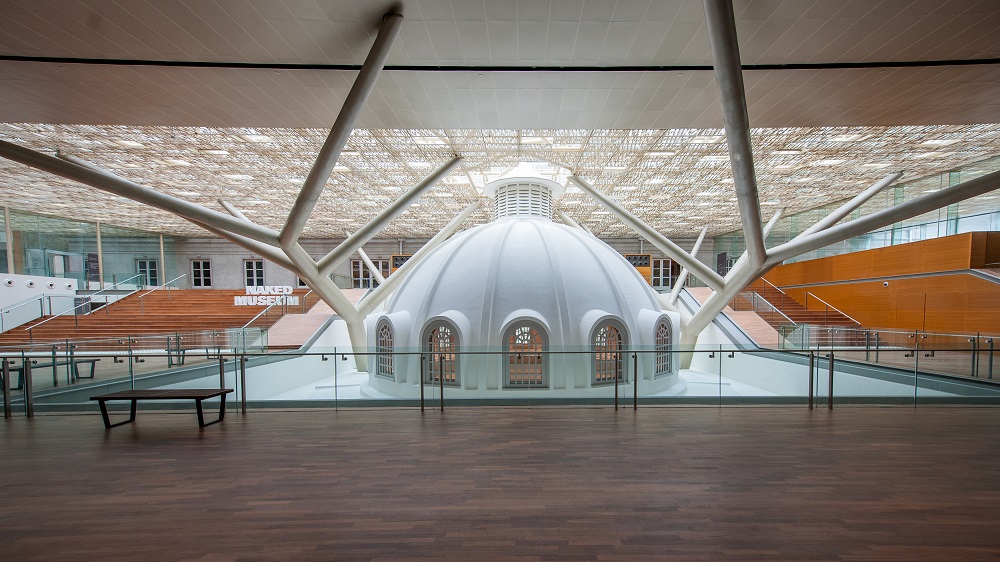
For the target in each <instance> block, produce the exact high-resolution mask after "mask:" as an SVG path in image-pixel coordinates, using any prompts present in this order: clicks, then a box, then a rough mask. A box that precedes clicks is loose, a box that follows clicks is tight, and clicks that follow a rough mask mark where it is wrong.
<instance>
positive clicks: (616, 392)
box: [594, 357, 621, 410]
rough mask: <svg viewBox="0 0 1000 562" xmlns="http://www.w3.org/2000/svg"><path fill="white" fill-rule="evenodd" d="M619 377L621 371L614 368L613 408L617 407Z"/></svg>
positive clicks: (595, 359)
mask: <svg viewBox="0 0 1000 562" xmlns="http://www.w3.org/2000/svg"><path fill="white" fill-rule="evenodd" d="M594 361H597V358H596V357H594ZM619 379H621V371H619V370H617V369H616V370H615V410H617V409H618V380H619Z"/></svg>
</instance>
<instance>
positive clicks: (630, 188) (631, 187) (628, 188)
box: [615, 185, 639, 191]
mask: <svg viewBox="0 0 1000 562" xmlns="http://www.w3.org/2000/svg"><path fill="white" fill-rule="evenodd" d="M636 189H639V186H636V185H621V186H618V187H616V188H615V190H620V191H633V190H636Z"/></svg>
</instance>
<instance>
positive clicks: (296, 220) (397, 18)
mask: <svg viewBox="0 0 1000 562" xmlns="http://www.w3.org/2000/svg"><path fill="white" fill-rule="evenodd" d="M402 25H403V15H402V14H396V13H388V14H386V15H384V16H383V17H382V25H381V27H380V28H379V31H378V36H377V37H376V38H375V43H374V44H373V45H372V48H371V50H370V51H369V52H368V58H366V59H365V63H364V65H362V67H361V71H360V72H359V73H358V77H357V78H356V79H355V80H354V85H353V86H352V87H351V91H350V93H348V94H347V98H346V99H345V100H344V105H343V106H342V107H341V109H340V113H339V114H338V115H337V120H336V121H335V122H334V124H333V127H332V128H331V129H330V134H329V135H328V136H327V137H326V142H324V143H323V147H322V148H321V149H320V151H319V155H318V156H317V157H316V162H315V163H314V164H313V167H312V169H310V170H309V175H308V176H306V181H305V182H304V183H303V184H302V190H301V191H299V194H298V196H297V197H296V198H295V203H294V204H293V205H292V210H291V211H290V212H289V213H288V220H287V221H286V222H285V226H284V228H283V229H282V230H281V235H280V239H281V243H282V244H288V243H291V242H294V241H297V240H298V239H299V236H301V235H302V229H304V228H305V226H306V221H308V220H309V216H310V215H311V214H312V211H313V209H314V208H315V207H316V202H317V201H319V196H320V194H322V193H323V188H324V187H326V182H327V180H329V179H330V173H331V172H332V171H333V167H334V166H336V165H337V160H339V159H340V153H341V151H342V150H344V145H346V144H347V139H348V138H349V137H350V136H351V131H353V130H354V123H355V121H357V120H358V115H360V114H361V109H362V108H363V107H364V105H365V102H366V101H368V96H369V95H371V92H372V90H373V89H374V88H375V82H376V81H377V80H378V76H379V74H380V73H381V72H382V67H384V66H385V61H386V59H387V58H388V57H389V51H390V49H391V48H392V44H393V42H395V40H396V37H397V36H398V35H399V30H400V28H401V27H402Z"/></svg>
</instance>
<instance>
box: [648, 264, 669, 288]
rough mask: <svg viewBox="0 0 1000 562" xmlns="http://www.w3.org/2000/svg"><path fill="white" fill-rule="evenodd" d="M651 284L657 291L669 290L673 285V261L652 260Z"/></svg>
mask: <svg viewBox="0 0 1000 562" xmlns="http://www.w3.org/2000/svg"><path fill="white" fill-rule="evenodd" d="M651 275H652V277H651V279H650V280H651V282H652V285H653V286H654V287H656V288H657V289H669V288H670V287H672V286H673V284H674V276H673V260H670V259H654V260H653V267H652V273H651Z"/></svg>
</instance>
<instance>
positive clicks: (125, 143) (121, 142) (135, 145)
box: [114, 140, 146, 148]
mask: <svg viewBox="0 0 1000 562" xmlns="http://www.w3.org/2000/svg"><path fill="white" fill-rule="evenodd" d="M114 143H115V144H117V145H118V146H124V147H127V148H143V147H145V146H146V145H144V144H142V143H141V142H136V141H131V140H116V141H114Z"/></svg>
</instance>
